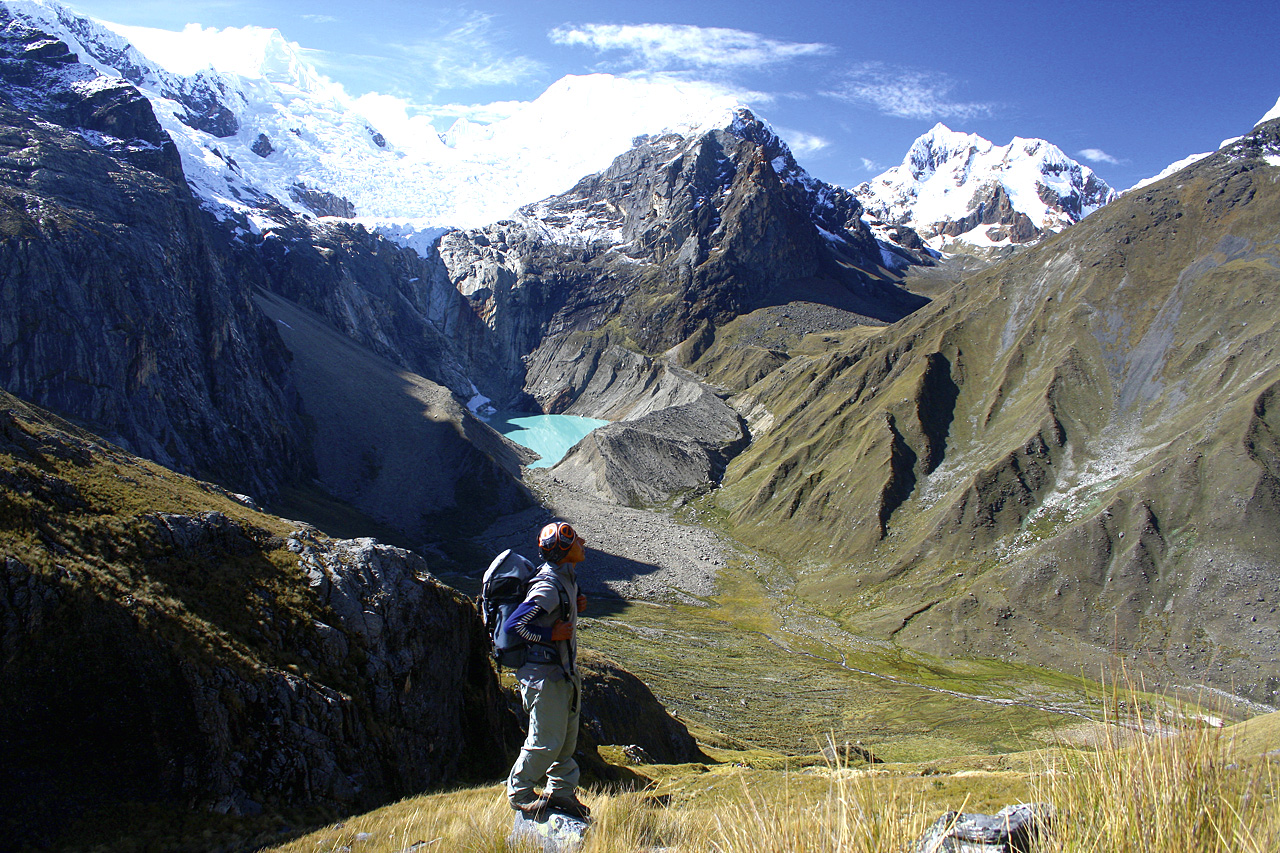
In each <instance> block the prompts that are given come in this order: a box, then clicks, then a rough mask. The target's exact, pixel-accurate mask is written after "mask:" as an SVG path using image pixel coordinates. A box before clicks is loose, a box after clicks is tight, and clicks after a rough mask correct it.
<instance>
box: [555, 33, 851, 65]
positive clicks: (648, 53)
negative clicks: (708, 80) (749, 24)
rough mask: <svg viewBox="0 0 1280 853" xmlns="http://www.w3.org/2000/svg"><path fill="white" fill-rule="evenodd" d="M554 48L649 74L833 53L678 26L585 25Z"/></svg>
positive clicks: (772, 62) (821, 46)
mask: <svg viewBox="0 0 1280 853" xmlns="http://www.w3.org/2000/svg"><path fill="white" fill-rule="evenodd" d="M547 35H548V38H550V39H551V41H552V42H553V43H554V44H560V45H567V46H576V47H588V48H591V49H593V50H595V51H596V52H598V53H609V52H614V51H621V52H622V53H624V54H625V55H626V57H627V59H628V61H629V62H631V63H632V64H634V65H635V66H637V67H639V68H643V69H646V70H650V71H658V70H682V69H694V68H717V69H726V70H727V69H750V68H760V67H763V66H769V65H777V64H779V63H783V62H790V61H792V60H795V59H800V58H803V57H808V56H820V55H822V54H826V53H829V52H830V51H831V50H832V48H831V46H830V45H826V44H820V43H808V44H806V43H800V42H786V41H777V40H775V39H770V38H766V37H764V36H762V35H759V34H757V33H750V32H745V31H743V30H734V29H727V28H724V27H694V26H687V25H679V24H633V25H632V24H628V25H622V24H582V25H580V26H564V27H557V28H556V29H554V30H552V31H551V32H550V33H548V34H547Z"/></svg>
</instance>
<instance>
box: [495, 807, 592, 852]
mask: <svg viewBox="0 0 1280 853" xmlns="http://www.w3.org/2000/svg"><path fill="white" fill-rule="evenodd" d="M590 828H591V819H590V818H587V819H586V820H582V819H580V818H576V817H571V816H569V815H567V814H561V813H560V812H556V811H546V812H543V813H542V814H541V815H539V816H538V817H526V816H525V815H524V814H523V813H521V812H516V813H515V819H514V821H513V822H512V825H511V837H510V838H508V839H507V843H508V844H509V845H510V846H511V847H516V846H517V845H518V844H519V843H520V842H522V841H524V842H526V843H528V842H533V843H534V844H537V845H540V846H541V848H542V850H543V853H572V851H576V850H579V849H581V847H582V842H583V839H584V838H586V835H587V830H588V829H590Z"/></svg>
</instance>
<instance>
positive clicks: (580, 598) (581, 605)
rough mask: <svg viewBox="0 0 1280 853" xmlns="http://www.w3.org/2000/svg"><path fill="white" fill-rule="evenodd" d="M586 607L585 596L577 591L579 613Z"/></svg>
mask: <svg viewBox="0 0 1280 853" xmlns="http://www.w3.org/2000/svg"><path fill="white" fill-rule="evenodd" d="M586 609H587V597H586V596H585V595H583V594H582V593H578V612H579V613H581V612H582V611H584V610H586Z"/></svg>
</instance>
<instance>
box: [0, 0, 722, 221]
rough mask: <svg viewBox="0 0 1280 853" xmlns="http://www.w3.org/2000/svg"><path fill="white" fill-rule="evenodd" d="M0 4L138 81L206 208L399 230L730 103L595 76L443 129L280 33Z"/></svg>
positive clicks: (687, 89) (520, 200)
mask: <svg viewBox="0 0 1280 853" xmlns="http://www.w3.org/2000/svg"><path fill="white" fill-rule="evenodd" d="M0 3H3V4H4V5H5V6H6V7H7V8H9V9H10V10H11V12H12V13H13V14H14V16H15V17H19V18H24V19H26V20H27V21H28V22H29V23H31V25H32V26H36V27H37V28H39V29H43V30H45V31H47V32H49V33H51V34H53V35H55V36H56V37H58V38H60V39H62V40H64V41H66V42H67V43H68V46H69V47H70V48H71V50H72V51H74V52H75V53H77V54H78V55H79V56H80V60H81V62H82V63H84V64H86V65H88V66H90V67H92V68H94V69H95V70H97V71H98V72H99V73H102V74H105V75H108V76H114V77H124V78H126V79H128V80H129V81H130V82H132V83H134V84H135V85H136V86H138V87H139V89H141V90H142V92H143V94H144V95H146V96H147V98H148V99H149V100H150V101H151V103H152V106H153V108H154V109H155V112H156V116H157V118H159V120H160V123H161V124H162V125H163V126H164V128H165V130H166V131H168V133H169V135H170V136H171V137H173V139H174V142H175V143H176V144H177V146H178V150H179V153H180V154H181V157H182V164H183V170H184V171H185V173H186V175H187V179H188V181H189V182H190V183H191V184H192V186H193V188H194V189H195V191H196V192H197V193H198V194H199V195H201V196H202V197H203V198H205V199H206V200H207V201H208V202H209V203H210V204H211V206H212V207H213V208H214V209H216V210H223V211H228V210H230V211H239V212H241V213H245V214H248V215H250V216H251V217H255V216H256V217H261V213H260V209H261V208H263V207H270V203H271V202H275V203H279V204H282V205H284V206H286V207H290V208H292V209H293V210H295V211H297V212H299V213H305V212H312V213H316V214H318V215H324V214H333V213H338V214H340V215H350V214H351V212H352V211H354V213H355V216H356V218H359V219H360V220H362V221H364V222H365V223H366V224H368V225H371V226H373V227H382V228H384V229H385V230H388V231H394V232H395V233H396V234H398V235H400V236H401V237H402V238H405V239H406V241H409V239H408V238H407V237H406V236H405V235H411V234H413V233H414V232H422V233H428V232H431V231H433V230H438V229H439V228H441V227H444V226H455V227H478V226H481V225H485V224H488V223H491V222H494V221H497V220H500V219H505V218H509V217H510V216H512V215H513V214H514V213H515V212H516V211H517V210H518V209H519V208H520V207H521V206H523V205H525V204H529V203H532V202H535V201H538V200H540V199H543V198H546V197H548V196H551V195H555V194H557V193H561V192H564V191H566V190H568V189H569V188H570V187H572V186H573V184H574V183H576V182H577V181H578V180H579V179H580V178H582V177H583V176H584V175H588V174H591V173H593V172H598V171H601V170H603V169H605V168H606V167H608V165H609V164H610V163H611V162H612V161H613V159H614V158H615V157H616V156H617V155H619V154H621V153H623V152H624V151H626V150H627V149H628V148H629V147H630V146H631V143H632V140H633V139H634V138H635V137H637V136H642V135H657V134H661V133H664V132H677V133H682V134H690V133H696V132H698V131H700V130H710V129H714V128H718V127H726V126H728V125H729V123H731V122H732V121H733V115H734V112H735V110H736V109H737V108H739V107H740V104H739V103H738V101H737V99H736V98H734V97H733V96H731V95H729V94H727V93H726V92H725V90H723V89H721V88H718V87H716V86H713V85H711V84H704V83H693V82H687V81H680V80H675V79H661V78H659V79H652V78H650V79H630V78H624V77H614V76H611V75H608V74H592V75H587V76H569V77H565V78H563V79H561V80H558V81H556V82H555V83H553V84H552V85H551V86H550V87H549V88H548V89H547V90H546V91H545V92H544V93H543V94H542V95H541V96H540V97H538V98H537V99H535V100H533V101H530V102H508V103H498V104H493V105H490V106H489V107H488V108H478V109H477V108H472V109H469V110H468V111H467V112H466V114H465V115H464V116H463V117H462V118H459V119H458V120H457V121H454V122H453V124H452V127H449V128H448V129H445V132H444V133H441V132H440V131H441V130H442V129H444V126H443V125H440V126H437V124H436V122H437V121H439V119H440V118H441V117H443V116H445V115H447V114H448V110H449V108H446V107H442V108H440V109H439V111H438V113H436V114H434V115H433V114H431V113H430V112H423V111H421V110H415V109H412V108H410V107H409V106H408V105H407V104H406V103H405V102H403V101H400V100H398V99H396V98H393V97H391V96H387V95H380V94H369V95H364V96H361V97H359V98H353V97H351V96H350V95H349V94H348V93H347V92H346V91H345V90H344V89H343V87H342V86H341V85H339V84H337V83H334V82H333V81H331V80H329V79H327V78H326V77H325V76H324V75H322V74H320V73H319V72H318V71H317V70H316V69H315V68H314V67H313V66H312V65H311V64H310V63H309V62H308V61H307V57H306V52H305V50H304V49H302V48H300V47H299V46H298V45H297V44H295V43H293V42H290V41H289V40H288V39H287V38H286V37H285V36H284V35H283V34H281V33H280V32H279V31H278V30H273V29H264V28H260V27H240V28H228V29H222V30H219V29H214V28H209V27H202V26H200V25H197V24H191V25H188V26H187V27H186V28H184V29H183V30H181V31H178V32H170V31H166V30H157V29H151V28H143V27H128V26H121V25H118V24H108V23H105V22H100V21H94V20H91V19H88V18H84V17H81V16H79V15H77V14H76V13H74V12H72V11H70V10H69V9H67V8H66V7H63V6H61V5H59V4H57V3H55V2H53V0H0ZM461 112H462V111H461V110H459V111H458V113H455V115H456V114H459V113H461ZM270 224H271V223H270V221H269V220H266V219H262V218H259V219H258V220H257V225H258V226H259V227H270Z"/></svg>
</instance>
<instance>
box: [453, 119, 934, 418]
mask: <svg viewBox="0 0 1280 853" xmlns="http://www.w3.org/2000/svg"><path fill="white" fill-rule="evenodd" d="M860 212H861V211H860V207H859V206H858V204H857V202H856V201H855V200H854V199H853V197H852V196H851V195H849V194H848V193H846V192H844V191H843V190H840V189H838V188H835V187H829V186H826V185H824V184H821V183H819V182H817V181H813V180H812V179H811V178H809V177H808V176H807V175H805V174H804V173H803V171H801V170H800V169H799V168H798V167H797V166H795V164H794V161H793V160H792V159H791V157H790V154H789V153H787V152H786V149H785V147H784V146H782V144H781V143H780V142H779V141H778V140H777V138H776V137H774V136H773V134H772V133H770V132H769V131H768V130H767V129H766V128H764V127H763V126H762V125H760V124H759V122H757V121H756V120H755V119H754V118H753V117H751V116H750V115H749V114H745V113H744V114H743V115H741V116H740V117H739V120H738V122H737V123H736V124H735V125H734V126H733V127H732V128H729V129H726V130H719V131H714V132H711V133H708V134H705V135H703V136H700V137H697V138H693V139H685V138H683V137H679V136H664V137H660V138H657V139H646V140H639V141H638V144H637V145H636V146H635V147H634V148H633V149H632V150H631V151H629V152H627V153H626V154H624V155H622V156H620V157H618V158H617V159H616V160H615V161H614V163H613V165H612V166H610V168H609V169H607V170H606V171H605V172H603V173H601V174H599V175H594V176H591V177H588V178H584V179H583V180H582V181H581V182H579V183H578V185H577V186H576V187H574V189H572V190H571V191H569V192H568V193H566V194H564V195H562V196H557V197H555V198H552V199H548V200H547V201H545V202H541V203H539V204H536V205H531V206H529V207H528V208H525V209H524V210H523V211H522V216H521V217H520V218H519V219H517V220H510V221H505V222H501V223H497V224H496V225H493V226H490V227H488V228H485V229H481V230H479V231H469V232H453V233H451V234H448V235H446V236H445V237H443V238H442V239H441V241H440V246H439V254H440V257H441V259H442V261H443V263H444V266H445V270H446V272H447V275H448V277H449V280H450V281H451V282H452V283H453V285H454V286H455V287H456V288H457V289H458V290H459V291H460V292H461V293H463V294H464V295H465V296H466V297H467V298H468V299H469V301H470V303H471V305H472V307H473V309H474V310H475V312H476V314H477V315H478V316H480V317H481V318H482V319H484V321H485V322H486V324H487V325H488V326H489V328H490V329H492V330H493V333H494V336H495V338H496V341H497V344H498V346H499V349H500V351H501V352H502V353H503V354H504V356H505V357H506V359H507V361H506V364H505V367H506V369H507V371H508V372H509V373H510V374H511V375H515V376H520V375H523V370H522V365H521V363H520V358H522V357H523V356H524V355H525V354H527V353H529V352H531V351H533V350H534V349H535V348H537V347H538V346H539V345H540V344H543V343H544V342H545V341H547V340H548V339H551V338H554V337H556V336H558V335H561V334H566V333H570V332H575V331H577V332H592V331H595V330H597V329H600V328H601V327H603V326H604V325H605V324H606V323H610V322H616V323H618V324H619V325H620V327H621V329H622V330H623V331H624V332H625V334H627V335H628V336H630V337H631V338H632V339H633V340H634V341H635V342H636V343H637V344H638V345H639V347H640V348H641V349H642V350H645V351H648V352H660V351H662V350H665V349H667V348H669V347H671V346H674V345H675V344H677V343H679V342H680V341H683V340H684V339H685V338H687V337H689V335H691V334H692V333H693V332H695V331H696V330H697V329H698V328H699V327H701V326H704V325H708V324H709V325H716V324H720V323H723V322H727V321H728V320H730V319H732V318H733V317H734V316H737V315H738V314H741V313H744V312H745V311H748V310H751V309H752V308H755V307H759V306H760V305H762V304H765V303H768V302H771V301H787V300H789V299H792V298H797V294H798V293H799V291H800V287H801V285H804V286H805V287H806V288H807V289H806V290H805V291H804V293H805V298H814V299H818V300H823V301H829V302H831V303H832V304H837V305H839V306H840V307H843V308H846V309H848V310H851V311H856V312H858V313H861V314H863V315H866V316H867V317H868V318H874V320H875V321H886V320H895V319H897V318H899V317H901V316H903V315H905V314H906V313H909V312H910V311H911V310H914V309H915V308H917V307H919V306H920V305H921V304H923V300H921V299H919V298H917V297H914V296H911V295H910V294H907V293H906V292H905V291H902V290H900V289H898V288H897V287H896V286H894V285H893V284H892V283H891V282H890V281H889V280H887V277H885V278H881V277H879V274H878V273H877V270H878V269H879V268H880V265H881V261H882V259H881V257H880V252H879V248H878V247H877V245H876V244H875V242H874V240H873V239H872V238H871V236H870V234H869V232H868V231H867V230H866V228H865V226H863V225H862V223H861V221H860V219H859V214H860ZM823 231H825V232H827V235H828V236H824V234H823ZM486 391H487V389H486ZM490 396H494V397H495V399H496V395H493V394H490Z"/></svg>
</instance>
